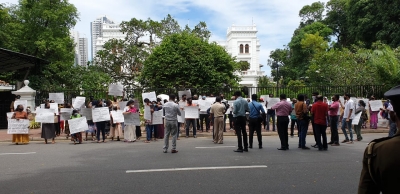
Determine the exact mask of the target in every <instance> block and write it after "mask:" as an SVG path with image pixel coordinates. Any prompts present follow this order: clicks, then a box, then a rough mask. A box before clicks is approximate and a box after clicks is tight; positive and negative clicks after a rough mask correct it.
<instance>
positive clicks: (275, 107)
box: [271, 102, 281, 110]
mask: <svg viewBox="0 0 400 194" xmlns="http://www.w3.org/2000/svg"><path fill="white" fill-rule="evenodd" d="M280 104H281V102H278V103H276V104H275V105H274V106H272V107H271V110H275V109H277V108H278V107H279V105H280Z"/></svg>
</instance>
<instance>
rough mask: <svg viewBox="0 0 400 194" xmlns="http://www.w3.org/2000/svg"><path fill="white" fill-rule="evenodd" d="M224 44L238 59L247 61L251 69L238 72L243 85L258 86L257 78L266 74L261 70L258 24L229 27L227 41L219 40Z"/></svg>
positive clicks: (220, 43)
mask: <svg viewBox="0 0 400 194" xmlns="http://www.w3.org/2000/svg"><path fill="white" fill-rule="evenodd" d="M217 43H218V44H219V45H221V46H223V47H224V48H225V49H226V51H227V52H228V53H229V54H231V55H232V56H234V57H236V60H237V61H247V62H248V63H249V64H250V69H248V70H247V71H241V72H237V73H238V74H239V75H240V77H241V81H240V82H239V84H240V85H241V86H248V87H257V84H258V83H257V79H258V78H259V77H261V76H264V71H261V67H262V65H261V64H260V46H261V45H260V40H259V39H257V28H256V25H255V24H253V25H252V26H235V25H232V26H231V27H229V28H228V30H227V33H226V41H220V42H217Z"/></svg>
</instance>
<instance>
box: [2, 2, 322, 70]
mask: <svg viewBox="0 0 400 194" xmlns="http://www.w3.org/2000/svg"><path fill="white" fill-rule="evenodd" d="M6 1H7V2H11V3H18V0H6ZM315 1H316V0H301V1H300V0H286V1H282V0H263V1H260V0H246V1H234V0H163V1H160V0H146V1H142V0H114V1H110V0H70V3H72V4H74V5H75V6H76V7H77V9H78V11H79V13H80V21H79V22H78V23H77V25H76V26H75V30H77V31H79V33H80V34H85V35H86V37H87V38H88V39H89V41H90V22H91V21H93V20H95V19H96V18H97V17H99V16H101V15H107V17H109V18H111V19H113V20H114V21H115V22H121V21H127V20H130V19H131V18H133V17H135V18H138V19H143V20H145V19H147V18H152V19H153V20H161V19H162V18H164V17H165V16H166V15H167V14H171V15H172V16H173V17H174V18H175V19H176V20H177V21H178V22H179V23H180V25H181V26H184V25H186V24H187V23H188V19H190V18H194V19H191V20H190V26H193V25H195V24H197V23H198V22H199V21H205V22H206V23H207V25H208V27H209V29H210V30H211V32H212V37H211V40H225V35H226V29H227V28H228V27H229V26H231V25H232V24H235V25H251V22H252V21H253V22H254V23H255V24H256V25H257V29H258V38H259V39H260V43H261V51H260V52H261V53H260V63H261V64H263V65H264V67H263V70H264V71H266V74H267V75H269V74H270V69H269V67H268V66H267V60H268V58H269V53H270V51H272V50H274V49H276V48H282V47H283V45H286V44H287V43H288V42H289V41H290V38H291V37H292V34H293V31H294V30H295V29H296V28H297V27H298V25H299V23H300V18H299V17H298V13H299V10H300V9H301V8H302V7H303V6H304V5H308V4H311V3H313V2H315ZM327 1H328V0H322V2H327ZM193 20H198V21H193ZM89 49H90V48H89Z"/></svg>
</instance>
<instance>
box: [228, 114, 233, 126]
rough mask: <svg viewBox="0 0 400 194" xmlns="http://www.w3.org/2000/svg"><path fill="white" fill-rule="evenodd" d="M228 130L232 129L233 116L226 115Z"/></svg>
mask: <svg viewBox="0 0 400 194" xmlns="http://www.w3.org/2000/svg"><path fill="white" fill-rule="evenodd" d="M228 120H229V128H230V129H233V114H228Z"/></svg>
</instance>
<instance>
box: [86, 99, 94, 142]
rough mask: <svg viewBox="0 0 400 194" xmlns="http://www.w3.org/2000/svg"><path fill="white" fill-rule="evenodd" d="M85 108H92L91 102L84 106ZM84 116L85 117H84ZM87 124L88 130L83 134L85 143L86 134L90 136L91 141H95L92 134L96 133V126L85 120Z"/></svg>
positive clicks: (91, 121)
mask: <svg viewBox="0 0 400 194" xmlns="http://www.w3.org/2000/svg"><path fill="white" fill-rule="evenodd" d="M86 107H87V108H92V107H93V106H92V102H89V103H88V105H87V106H86ZM84 116H85V115H84ZM87 124H88V128H89V129H88V130H87V131H86V132H85V141H87V136H88V133H90V134H91V135H92V141H94V140H95V138H94V134H95V132H96V125H95V124H94V123H93V120H92V119H89V120H87Z"/></svg>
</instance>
